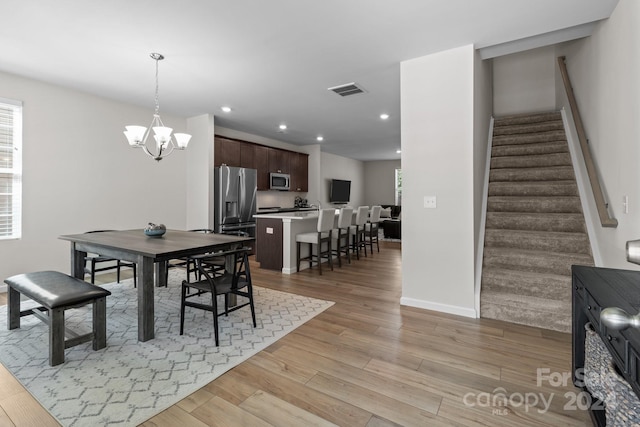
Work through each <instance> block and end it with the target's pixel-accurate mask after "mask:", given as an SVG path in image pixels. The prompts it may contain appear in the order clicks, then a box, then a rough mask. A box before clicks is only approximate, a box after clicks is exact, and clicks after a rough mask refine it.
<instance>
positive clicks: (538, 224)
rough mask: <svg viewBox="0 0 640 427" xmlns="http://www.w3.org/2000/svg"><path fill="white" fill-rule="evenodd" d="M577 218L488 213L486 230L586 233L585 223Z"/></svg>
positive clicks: (569, 216)
mask: <svg viewBox="0 0 640 427" xmlns="http://www.w3.org/2000/svg"><path fill="white" fill-rule="evenodd" d="M576 216H577V215H564V216H562V215H546V216H544V217H537V216H532V215H531V216H527V215H518V214H513V215H511V214H509V215H499V214H494V213H492V212H488V213H487V222H486V228H487V230H489V229H492V228H496V229H509V230H530V231H566V232H576V233H584V232H586V230H585V227H584V221H582V220H580V221H579V220H577V218H576ZM580 218H581V216H580Z"/></svg>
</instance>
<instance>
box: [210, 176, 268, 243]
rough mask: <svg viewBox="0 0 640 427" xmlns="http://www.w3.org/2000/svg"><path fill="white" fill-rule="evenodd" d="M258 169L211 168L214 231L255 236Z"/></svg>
mask: <svg viewBox="0 0 640 427" xmlns="http://www.w3.org/2000/svg"><path fill="white" fill-rule="evenodd" d="M257 179H258V172H257V171H256V170H255V169H247V168H237V167H231V166H220V167H217V168H215V169H214V203H215V206H214V231H215V232H216V233H223V234H238V235H244V236H251V237H255V235H256V232H255V230H256V220H255V218H254V217H253V216H254V215H255V213H256V193H257V191H258V181H257Z"/></svg>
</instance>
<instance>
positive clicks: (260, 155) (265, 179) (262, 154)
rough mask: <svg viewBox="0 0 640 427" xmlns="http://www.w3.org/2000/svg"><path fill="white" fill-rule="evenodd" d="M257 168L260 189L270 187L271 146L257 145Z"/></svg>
mask: <svg viewBox="0 0 640 427" xmlns="http://www.w3.org/2000/svg"><path fill="white" fill-rule="evenodd" d="M255 148H256V169H257V170H258V190H259V191H261V190H268V189H269V150H270V148H269V147H265V146H264V145H256V146H255Z"/></svg>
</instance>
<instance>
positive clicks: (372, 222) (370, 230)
mask: <svg viewBox="0 0 640 427" xmlns="http://www.w3.org/2000/svg"><path fill="white" fill-rule="evenodd" d="M381 211H382V206H372V207H371V212H370V213H369V220H368V221H367V222H366V223H365V224H364V238H365V242H366V243H367V244H368V245H369V249H370V251H371V255H373V243H374V242H375V244H376V247H377V249H378V252H380V243H379V239H378V233H379V232H380V212H381Z"/></svg>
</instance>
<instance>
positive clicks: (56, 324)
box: [49, 308, 64, 366]
mask: <svg viewBox="0 0 640 427" xmlns="http://www.w3.org/2000/svg"><path fill="white" fill-rule="evenodd" d="M49 322H50V324H49V365H51V366H56V365H59V364H61V363H64V309H63V308H54V309H51V310H49Z"/></svg>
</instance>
